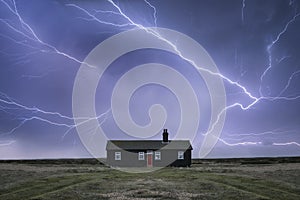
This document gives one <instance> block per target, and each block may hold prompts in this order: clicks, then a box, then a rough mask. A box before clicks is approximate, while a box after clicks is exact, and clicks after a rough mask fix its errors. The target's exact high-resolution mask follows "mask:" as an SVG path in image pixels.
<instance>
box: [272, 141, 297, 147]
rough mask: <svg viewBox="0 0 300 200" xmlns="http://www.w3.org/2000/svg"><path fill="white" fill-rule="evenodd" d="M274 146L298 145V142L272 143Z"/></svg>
mask: <svg viewBox="0 0 300 200" xmlns="http://www.w3.org/2000/svg"><path fill="white" fill-rule="evenodd" d="M273 145H274V146H287V145H296V146H298V147H300V144H299V143H297V142H285V143H275V142H274V143H273Z"/></svg>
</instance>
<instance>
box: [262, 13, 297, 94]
mask: <svg viewBox="0 0 300 200" xmlns="http://www.w3.org/2000/svg"><path fill="white" fill-rule="evenodd" d="M299 15H300V13H297V14H295V15H294V17H293V18H292V19H290V20H289V21H288V22H287V23H286V25H285V26H284V28H283V29H282V30H281V31H280V32H279V33H278V35H277V36H276V37H275V39H274V40H272V41H271V42H270V44H268V45H267V53H268V67H267V68H266V70H265V71H264V72H263V73H262V75H261V76H260V83H261V84H260V87H259V93H260V96H264V95H263V92H262V83H263V79H264V77H265V76H266V75H267V73H268V72H269V71H270V70H271V69H272V67H273V66H272V48H273V46H274V45H276V44H277V42H278V41H279V40H280V38H281V36H282V35H283V34H284V33H285V32H286V31H287V29H288V27H289V26H290V25H291V24H292V23H293V22H295V21H296V18H297V17H298V16H299Z"/></svg>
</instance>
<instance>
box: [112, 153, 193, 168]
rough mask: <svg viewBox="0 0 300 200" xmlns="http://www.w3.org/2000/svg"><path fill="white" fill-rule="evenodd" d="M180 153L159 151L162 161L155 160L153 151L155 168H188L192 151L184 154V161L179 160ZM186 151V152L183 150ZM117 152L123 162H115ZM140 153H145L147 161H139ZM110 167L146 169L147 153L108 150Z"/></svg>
mask: <svg viewBox="0 0 300 200" xmlns="http://www.w3.org/2000/svg"><path fill="white" fill-rule="evenodd" d="M178 151H180V150H159V152H161V160H155V154H154V152H155V151H153V166H154V167H165V166H177V167H186V166H190V165H191V150H186V151H185V153H184V159H183V160H178V159H177V158H178ZM183 151H184V150H183ZM115 152H121V160H115ZM138 152H144V155H145V159H144V160H138ZM107 162H108V165H110V166H113V167H146V166H147V151H145V150H134V151H125V150H123V149H121V150H108V151H107Z"/></svg>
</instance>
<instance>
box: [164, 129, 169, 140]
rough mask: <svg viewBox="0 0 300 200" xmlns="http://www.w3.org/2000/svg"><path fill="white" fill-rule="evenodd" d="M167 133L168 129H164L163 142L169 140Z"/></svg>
mask: <svg viewBox="0 0 300 200" xmlns="http://www.w3.org/2000/svg"><path fill="white" fill-rule="evenodd" d="M168 137H169V133H168V129H164V132H163V142H169V138H168Z"/></svg>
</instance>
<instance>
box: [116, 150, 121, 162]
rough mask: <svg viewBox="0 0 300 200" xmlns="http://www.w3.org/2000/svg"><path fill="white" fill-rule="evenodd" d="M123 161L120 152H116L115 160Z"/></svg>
mask: <svg viewBox="0 0 300 200" xmlns="http://www.w3.org/2000/svg"><path fill="white" fill-rule="evenodd" d="M121 159H122V154H121V152H120V151H116V152H115V160H121Z"/></svg>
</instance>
